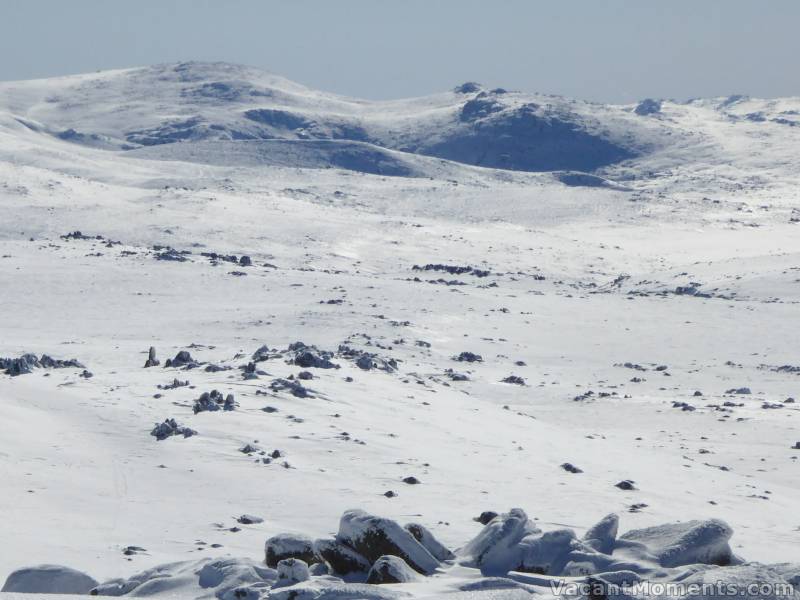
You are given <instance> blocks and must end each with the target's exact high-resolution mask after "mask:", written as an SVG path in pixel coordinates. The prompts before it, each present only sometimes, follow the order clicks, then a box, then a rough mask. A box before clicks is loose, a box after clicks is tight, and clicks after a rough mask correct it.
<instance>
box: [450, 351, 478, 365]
mask: <svg viewBox="0 0 800 600" xmlns="http://www.w3.org/2000/svg"><path fill="white" fill-rule="evenodd" d="M453 360H457V361H458V362H469V363H472V362H483V357H482V356H481V355H480V354H475V353H473V352H462V353H461V354H459V355H458V356H456V357H454V358H453Z"/></svg>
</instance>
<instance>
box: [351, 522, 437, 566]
mask: <svg viewBox="0 0 800 600" xmlns="http://www.w3.org/2000/svg"><path fill="white" fill-rule="evenodd" d="M337 539H338V540H339V541H341V542H343V543H344V544H347V545H348V546H350V547H351V548H353V549H354V550H355V551H356V552H358V553H359V554H361V555H362V556H364V557H365V558H366V559H367V560H369V561H371V562H375V561H376V560H378V559H379V558H380V557H382V556H384V555H392V556H397V557H400V558H402V559H403V560H404V561H405V562H406V563H408V565H409V566H410V567H411V568H412V569H414V570H415V571H418V572H419V573H422V574H424V575H430V574H432V573H433V572H434V571H435V570H436V569H437V568H438V567H439V561H438V560H436V559H435V558H434V557H433V556H432V555H431V553H430V552H428V550H427V549H426V548H425V546H423V545H422V544H420V543H419V542H418V541H417V540H416V539H415V538H414V536H413V535H411V533H409V532H408V531H407V530H405V529H403V528H402V527H400V525H398V524H397V523H396V522H395V521H392V520H391V519H385V518H382V517H376V516H374V515H370V514H367V513H366V512H364V511H363V510H348V511H346V512H345V513H344V514H343V515H342V518H341V520H340V521H339V534H338V535H337Z"/></svg>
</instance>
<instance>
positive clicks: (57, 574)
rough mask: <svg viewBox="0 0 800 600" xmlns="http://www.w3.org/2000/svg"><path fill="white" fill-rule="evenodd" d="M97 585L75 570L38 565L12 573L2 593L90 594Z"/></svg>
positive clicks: (59, 566)
mask: <svg viewBox="0 0 800 600" xmlns="http://www.w3.org/2000/svg"><path fill="white" fill-rule="evenodd" d="M96 585H97V581H96V580H95V579H94V578H92V577H90V576H89V575H87V574H86V573H82V572H80V571H76V570H75V569H71V568H69V567H63V566H61V565H38V566H35V567H26V568H23V569H17V570H16V571H14V572H13V573H11V575H9V576H8V578H7V579H6V582H5V583H4V584H3V588H2V589H0V592H17V593H20V594H88V593H89V591H90V590H92V589H93V588H94V587H95V586H96Z"/></svg>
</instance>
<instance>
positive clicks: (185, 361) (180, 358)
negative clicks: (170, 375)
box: [164, 350, 200, 369]
mask: <svg viewBox="0 0 800 600" xmlns="http://www.w3.org/2000/svg"><path fill="white" fill-rule="evenodd" d="M198 366H200V363H198V362H197V361H196V360H195V359H194V358H192V355H191V354H189V352H188V351H187V350H181V351H180V352H178V353H177V354H176V355H175V358H168V359H167V362H165V363H164V367H165V368H169V367H172V368H175V369H194V368H197V367H198Z"/></svg>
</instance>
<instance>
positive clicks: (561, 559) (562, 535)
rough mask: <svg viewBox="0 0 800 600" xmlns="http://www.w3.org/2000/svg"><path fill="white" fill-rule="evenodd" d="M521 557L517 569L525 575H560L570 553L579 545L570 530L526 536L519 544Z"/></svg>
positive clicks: (568, 559)
mask: <svg viewBox="0 0 800 600" xmlns="http://www.w3.org/2000/svg"><path fill="white" fill-rule="evenodd" d="M520 547H521V550H522V556H521V560H520V563H519V566H518V567H517V570H518V571H522V572H525V573H538V574H540V575H560V574H561V572H562V570H563V568H564V565H566V564H567V563H568V562H569V561H570V556H569V554H570V552H571V551H572V550H575V549H578V548H579V547H580V543H579V542H578V540H577V539H576V537H575V532H574V531H572V530H571V529H557V530H555V531H547V532H545V533H543V534H541V535H537V534H533V535H528V536H526V537H524V538H523V539H522V541H521V542H520Z"/></svg>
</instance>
